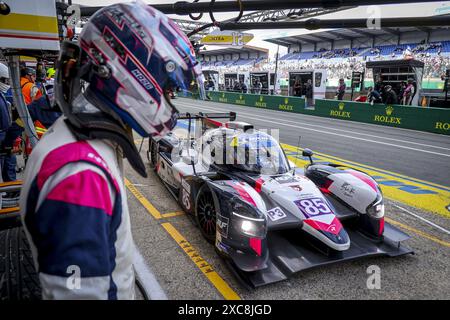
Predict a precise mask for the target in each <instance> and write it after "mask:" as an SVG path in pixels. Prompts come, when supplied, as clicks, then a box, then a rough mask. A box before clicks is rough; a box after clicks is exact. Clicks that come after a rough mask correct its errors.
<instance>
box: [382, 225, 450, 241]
mask: <svg viewBox="0 0 450 320" xmlns="http://www.w3.org/2000/svg"><path fill="white" fill-rule="evenodd" d="M384 219H385V220H386V221H387V222H389V223H391V224H393V225H396V226H399V227H401V228H403V229H406V230H408V231H412V232H414V233H417V234H418V235H419V236H421V237H423V238H426V239H428V240H431V241H433V242H436V243H438V244H440V245H443V246H445V247H449V248H450V242H447V241H444V240H441V239H439V238H436V237H435V236H432V235H430V234H428V233H426V232H423V231H420V230H417V229H416V228H413V227H410V226H407V225H405V224H403V223H401V222H398V221H395V220H392V219H390V218H387V217H385V218H384Z"/></svg>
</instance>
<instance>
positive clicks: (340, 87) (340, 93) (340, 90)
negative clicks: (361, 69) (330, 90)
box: [336, 78, 347, 100]
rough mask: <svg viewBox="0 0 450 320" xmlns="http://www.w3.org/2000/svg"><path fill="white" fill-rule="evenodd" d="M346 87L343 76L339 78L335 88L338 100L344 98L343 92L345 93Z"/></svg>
mask: <svg viewBox="0 0 450 320" xmlns="http://www.w3.org/2000/svg"><path fill="white" fill-rule="evenodd" d="M346 88H347V86H346V85H345V82H344V79H343V78H341V79H339V85H338V87H337V90H336V95H337V99H338V100H342V99H344V94H345V89H346Z"/></svg>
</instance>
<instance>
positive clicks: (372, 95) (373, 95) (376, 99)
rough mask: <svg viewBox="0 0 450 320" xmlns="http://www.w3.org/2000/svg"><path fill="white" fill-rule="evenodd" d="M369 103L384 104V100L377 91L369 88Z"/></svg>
mask: <svg viewBox="0 0 450 320" xmlns="http://www.w3.org/2000/svg"><path fill="white" fill-rule="evenodd" d="M367 102H368V103H370V104H372V105H373V104H374V103H382V102H383V99H382V98H381V94H380V93H379V92H378V91H377V90H375V89H373V88H372V87H369V89H368V92H367Z"/></svg>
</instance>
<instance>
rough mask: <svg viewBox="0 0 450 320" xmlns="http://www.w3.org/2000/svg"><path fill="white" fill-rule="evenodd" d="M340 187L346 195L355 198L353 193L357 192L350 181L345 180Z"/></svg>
mask: <svg viewBox="0 0 450 320" xmlns="http://www.w3.org/2000/svg"><path fill="white" fill-rule="evenodd" d="M340 189H341V191H342V193H343V194H344V195H345V196H347V197H350V198H353V195H354V194H355V188H353V187H352V185H351V184H350V183H348V182H344V183H343V184H342V185H341V188H340Z"/></svg>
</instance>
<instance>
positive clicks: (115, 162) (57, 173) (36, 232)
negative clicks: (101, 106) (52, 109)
mask: <svg viewBox="0 0 450 320" xmlns="http://www.w3.org/2000/svg"><path fill="white" fill-rule="evenodd" d="M64 120H65V117H60V118H59V119H58V120H57V121H56V122H55V124H54V125H53V126H52V127H50V128H49V130H48V132H47V133H46V134H45V135H44V136H43V138H42V140H40V142H39V144H37V146H36V147H35V149H33V152H32V154H31V157H30V159H29V161H28V164H27V167H26V170H25V176H24V185H23V189H22V193H21V199H20V208H21V216H22V222H23V225H24V227H25V230H26V233H27V237H28V239H29V241H30V244H31V248H32V251H33V258H34V263H35V265H36V267H37V270H38V272H39V279H40V282H41V286H42V298H43V299H134V295H135V293H134V271H133V267H132V257H133V250H134V249H133V248H134V245H133V239H132V235H131V229H130V218H129V213H128V205H127V198H126V192H125V190H124V186H123V177H122V162H121V160H120V159H121V156H120V152H119V149H118V147H116V146H115V145H114V144H113V143H112V142H110V141H107V140H89V141H83V140H77V139H76V138H75V137H74V135H73V134H72V132H71V131H70V130H69V128H68V127H67V125H66V123H65V121H64Z"/></svg>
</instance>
